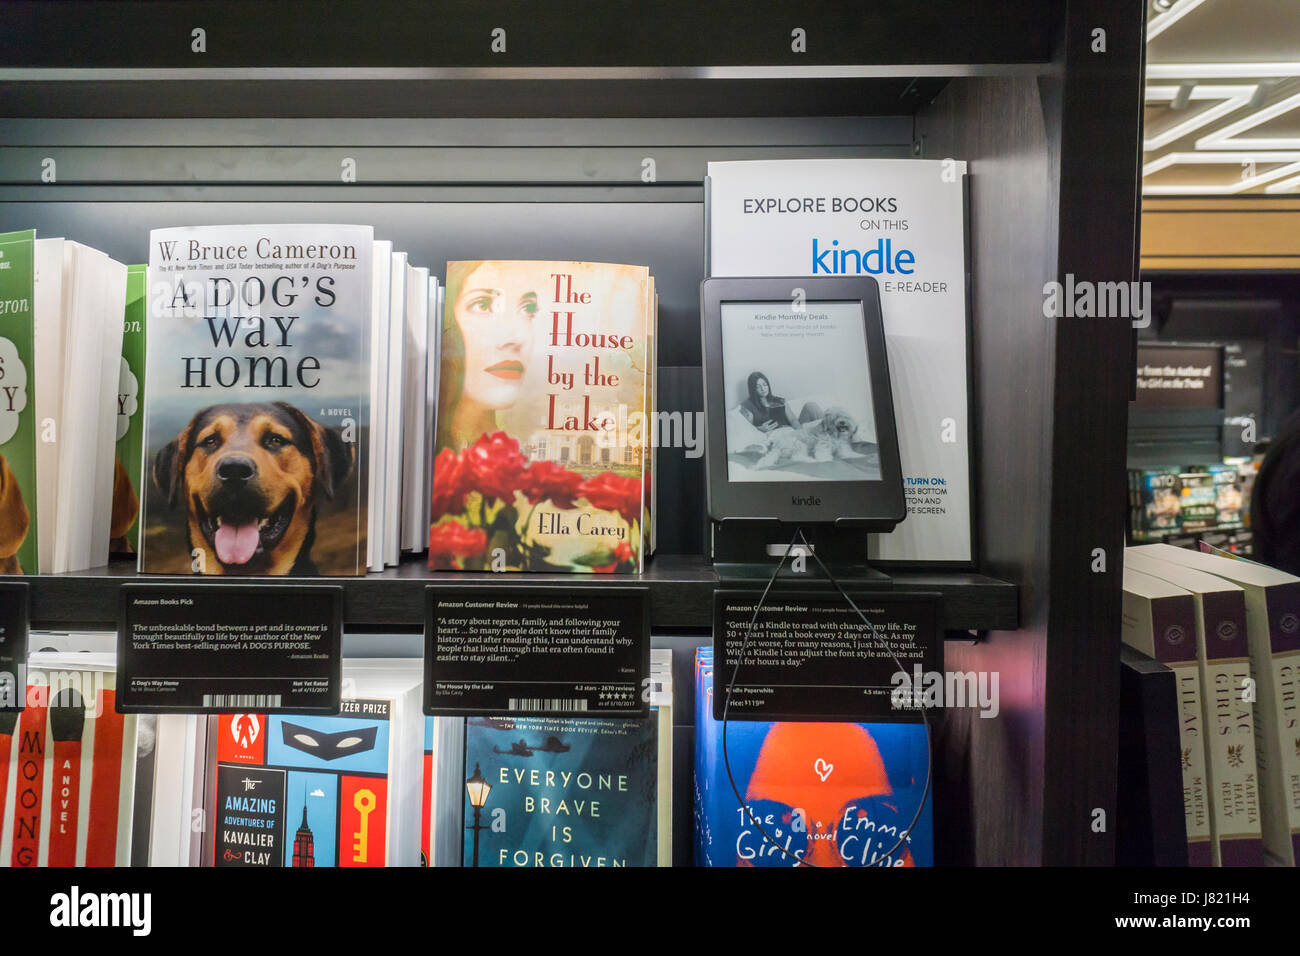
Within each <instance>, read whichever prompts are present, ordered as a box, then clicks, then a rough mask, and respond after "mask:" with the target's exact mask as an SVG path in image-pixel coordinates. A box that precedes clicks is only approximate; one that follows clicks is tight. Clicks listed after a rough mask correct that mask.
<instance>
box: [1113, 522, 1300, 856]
mask: <svg viewBox="0 0 1300 956" xmlns="http://www.w3.org/2000/svg"><path fill="white" fill-rule="evenodd" d="M1136 551H1137V553H1139V554H1143V555H1147V556H1149V557H1150V558H1152V559H1157V560H1160V561H1163V562H1167V563H1169V564H1175V565H1179V566H1180V567H1184V568H1191V569H1192V570H1195V571H1201V572H1204V573H1206V574H1212V575H1214V576H1215V577H1219V578H1223V579H1224V580H1225V581H1229V582H1231V583H1232V584H1234V585H1236V586H1238V587H1240V588H1241V592H1242V597H1243V598H1244V599H1245V605H1246V643H1247V645H1248V653H1249V656H1250V660H1249V664H1248V665H1247V664H1246V662H1240V663H1238V664H1237V666H1236V670H1235V671H1233V672H1229V673H1228V674H1227V675H1226V680H1225V682H1224V683H1225V684H1226V691H1227V693H1226V694H1224V695H1223V696H1221V697H1219V698H1218V700H1219V701H1220V703H1221V706H1222V707H1223V714H1224V718H1225V720H1232V719H1234V718H1236V717H1237V716H1238V715H1241V716H1243V717H1244V719H1245V720H1246V721H1249V722H1251V723H1253V729H1254V746H1255V761H1256V764H1255V766H1256V768H1257V770H1258V784H1257V787H1258V796H1257V798H1256V799H1258V802H1259V807H1258V809H1259V813H1260V819H1261V831H1262V836H1263V841H1264V849H1265V850H1266V851H1267V852H1268V853H1269V855H1270V856H1272V857H1273V858H1274V859H1276V860H1278V861H1280V862H1282V863H1284V864H1286V865H1288V866H1294V865H1295V862H1296V860H1297V857H1298V856H1300V733H1297V732H1296V717H1295V701H1296V700H1297V697H1298V695H1300V676H1298V675H1300V625H1297V622H1298V621H1300V578H1297V577H1295V576H1294V575H1290V574H1286V573H1285V572H1282V571H1278V570H1275V569H1273V568H1269V567H1265V566H1264V565H1261V564H1256V563H1255V562H1253V561H1245V560H1241V559H1237V558H1231V557H1222V556H1220V555H1216V554H1202V553H1200V552H1199V551H1191V550H1187V549H1184V548H1175V547H1171V546H1169V545H1164V544H1153V545H1148V546H1146V547H1142V548H1137V549H1136ZM1245 677H1250V678H1252V679H1253V681H1254V685H1253V686H1254V689H1255V699H1254V701H1253V703H1252V702H1249V701H1245V700H1243V694H1242V693H1241V688H1242V687H1243V686H1244V685H1243V683H1242V681H1243V679H1244V678H1245ZM1243 705H1247V706H1243ZM1234 742H1235V741H1234ZM1251 796H1252V794H1251V793H1250V792H1249V791H1246V790H1243V791H1242V794H1241V797H1242V800H1241V802H1246V800H1248V799H1249V798H1250V797H1251ZM1244 809H1246V810H1247V811H1248V810H1249V806H1246V807H1245V808H1244Z"/></svg>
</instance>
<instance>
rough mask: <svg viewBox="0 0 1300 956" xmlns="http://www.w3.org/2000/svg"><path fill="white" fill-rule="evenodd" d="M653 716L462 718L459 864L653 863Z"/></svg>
mask: <svg viewBox="0 0 1300 956" xmlns="http://www.w3.org/2000/svg"><path fill="white" fill-rule="evenodd" d="M659 734H660V720H659V717H658V714H657V712H656V711H652V713H651V716H650V717H649V718H647V719H644V720H636V719H628V720H621V719H620V720H615V719H604V718H581V719H577V718H570V717H470V718H468V719H467V720H466V728H465V777H466V785H465V836H464V865H465V866H488V867H512V866H513V867H530V866H531V867H548V866H569V867H600V866H655V865H657V861H658V859H659V855H658V843H659V841H660V840H661V839H664V838H665V837H666V834H663V835H661V833H660V824H659V814H658V810H657V803H658V799H657V791H658V788H659V773H658V765H659V759H658V755H659Z"/></svg>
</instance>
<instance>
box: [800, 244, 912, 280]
mask: <svg viewBox="0 0 1300 956" xmlns="http://www.w3.org/2000/svg"><path fill="white" fill-rule="evenodd" d="M839 246H840V241H839V240H838V239H832V240H831V244H830V245H829V246H828V245H826V243H825V241H823V242H822V244H821V245H820V246H819V245H818V244H817V239H816V237H814V238H813V241H812V274H813V275H831V276H843V275H864V274H865V275H872V276H878V275H891V276H892V275H904V276H910V275H911V274H912V273H913V272H915V271H916V270H915V269H914V268H913V266H915V265H916V254H915V253H914V252H912V250H911V249H895V248H894V240H893V239H877V240H876V244H875V245H874V246H870V247H868V248H866V249H841V248H840V247H839Z"/></svg>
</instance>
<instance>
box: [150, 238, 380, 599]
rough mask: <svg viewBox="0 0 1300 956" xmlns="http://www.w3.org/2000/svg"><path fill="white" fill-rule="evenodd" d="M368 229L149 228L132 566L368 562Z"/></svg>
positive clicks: (310, 568) (197, 568) (285, 569)
mask: <svg viewBox="0 0 1300 956" xmlns="http://www.w3.org/2000/svg"><path fill="white" fill-rule="evenodd" d="M373 238H374V236H373V230H372V229H371V228H370V227H369V226H334V225H240V226H204V227H180V228H173V229H156V230H154V231H153V232H152V233H151V234H150V239H149V283H150V290H149V298H150V314H149V317H148V323H147V326H146V334H147V337H148V348H147V350H146V355H147V366H148V370H147V373H146V375H145V463H146V464H145V470H146V471H147V472H149V473H150V477H151V480H149V481H146V482H145V483H144V484H145V488H144V492H145V493H144V496H143V497H144V507H143V519H142V534H141V535H140V569H141V570H142V571H153V572H162V573H186V572H190V571H193V572H194V573H198V574H259V575H260V574H292V575H315V574H327V575H344V574H362V573H364V569H365V554H366V547H365V545H366V514H365V500H366V492H365V488H366V477H367V476H366V474H365V467H366V461H367V454H366V448H367V442H368V439H369V434H370V428H369V418H370V404H371V395H370V357H369V354H370V322H371V301H370V284H371V279H372V275H371V272H372V270H371V254H372V243H373Z"/></svg>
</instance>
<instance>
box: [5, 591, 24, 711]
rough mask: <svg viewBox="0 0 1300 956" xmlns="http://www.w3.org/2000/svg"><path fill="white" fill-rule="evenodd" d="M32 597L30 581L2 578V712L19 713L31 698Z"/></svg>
mask: <svg viewBox="0 0 1300 956" xmlns="http://www.w3.org/2000/svg"><path fill="white" fill-rule="evenodd" d="M28 600H29V596H28V590H27V583H26V582H24V581H0V714H16V713H18V712H19V711H20V710H22V709H23V705H24V704H25V703H26V701H27V629H28V620H29V617H28V613H27V609H28ZM11 730H12V728H11ZM4 732H5V731H4V730H3V728H0V734H3V733H4Z"/></svg>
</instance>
